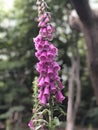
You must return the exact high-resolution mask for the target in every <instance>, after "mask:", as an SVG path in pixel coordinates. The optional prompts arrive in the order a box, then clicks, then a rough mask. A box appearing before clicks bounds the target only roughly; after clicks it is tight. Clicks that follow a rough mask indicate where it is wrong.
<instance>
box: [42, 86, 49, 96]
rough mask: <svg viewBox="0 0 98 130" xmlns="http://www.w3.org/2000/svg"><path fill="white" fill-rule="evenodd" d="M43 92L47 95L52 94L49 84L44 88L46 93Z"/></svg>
mask: <svg viewBox="0 0 98 130" xmlns="http://www.w3.org/2000/svg"><path fill="white" fill-rule="evenodd" d="M43 94H44V95H46V96H49V95H50V92H49V87H48V86H46V87H45V88H44V93H43Z"/></svg>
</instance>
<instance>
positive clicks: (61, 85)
mask: <svg viewBox="0 0 98 130" xmlns="http://www.w3.org/2000/svg"><path fill="white" fill-rule="evenodd" d="M58 87H59V89H60V90H62V89H64V86H63V84H62V83H61V82H60V81H59V82H58Z"/></svg>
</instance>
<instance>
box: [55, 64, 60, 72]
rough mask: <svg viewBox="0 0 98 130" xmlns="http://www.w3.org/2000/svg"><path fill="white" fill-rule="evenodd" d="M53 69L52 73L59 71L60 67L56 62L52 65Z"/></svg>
mask: <svg viewBox="0 0 98 130" xmlns="http://www.w3.org/2000/svg"><path fill="white" fill-rule="evenodd" d="M53 68H54V71H59V70H60V66H59V65H58V64H57V63H56V62H54V63H53Z"/></svg>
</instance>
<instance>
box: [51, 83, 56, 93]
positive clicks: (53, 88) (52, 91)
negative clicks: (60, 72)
mask: <svg viewBox="0 0 98 130" xmlns="http://www.w3.org/2000/svg"><path fill="white" fill-rule="evenodd" d="M50 90H51V93H55V92H56V90H57V89H56V86H55V84H54V83H53V82H51V84H50Z"/></svg>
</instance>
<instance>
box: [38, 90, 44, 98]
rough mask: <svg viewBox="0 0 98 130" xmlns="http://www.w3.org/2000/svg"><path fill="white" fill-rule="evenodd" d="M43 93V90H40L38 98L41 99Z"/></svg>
mask: <svg viewBox="0 0 98 130" xmlns="http://www.w3.org/2000/svg"><path fill="white" fill-rule="evenodd" d="M42 95H43V90H42V89H41V90H40V92H39V95H38V98H39V99H41V98H42Z"/></svg>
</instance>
